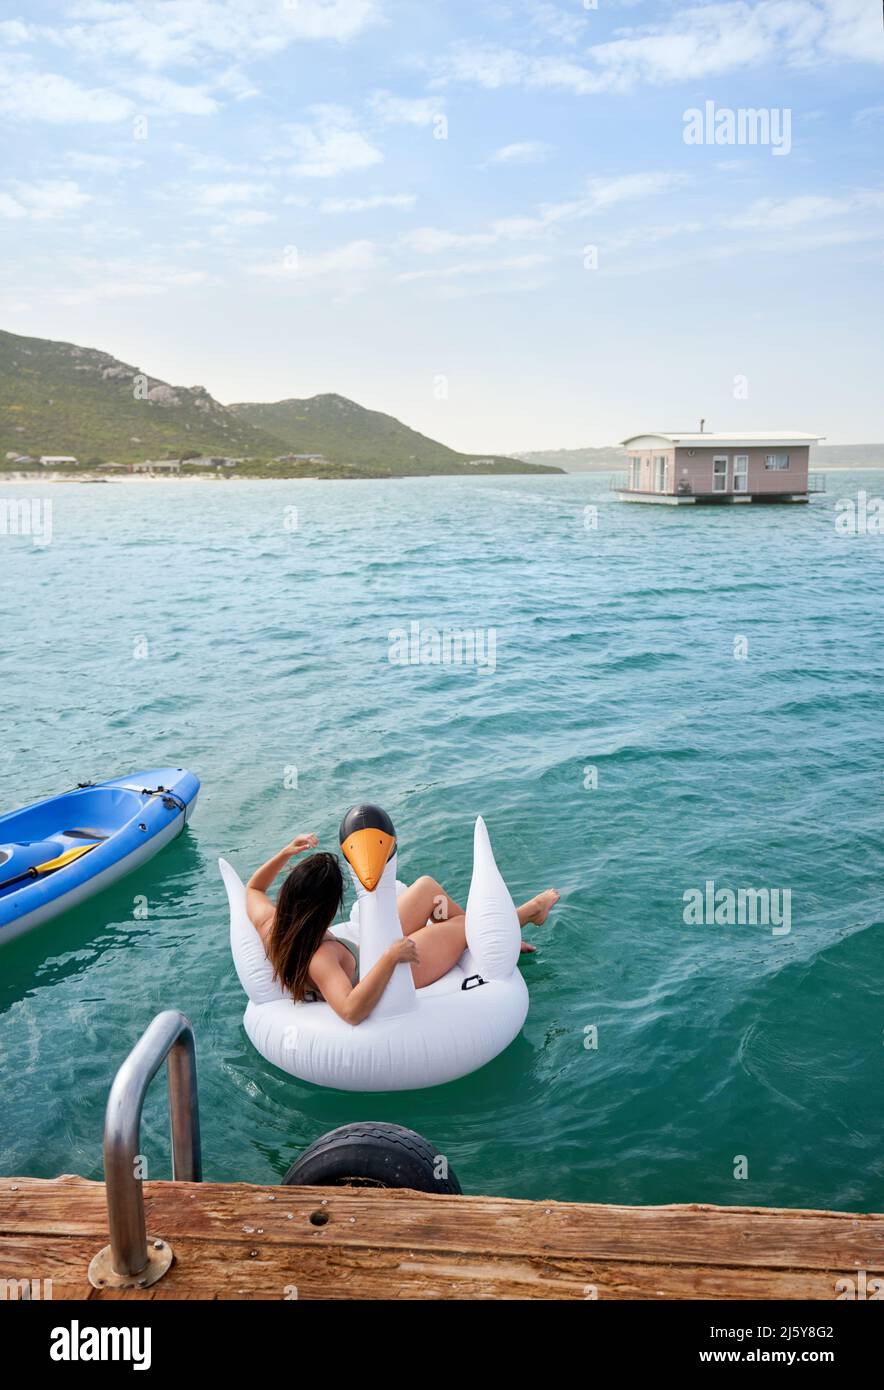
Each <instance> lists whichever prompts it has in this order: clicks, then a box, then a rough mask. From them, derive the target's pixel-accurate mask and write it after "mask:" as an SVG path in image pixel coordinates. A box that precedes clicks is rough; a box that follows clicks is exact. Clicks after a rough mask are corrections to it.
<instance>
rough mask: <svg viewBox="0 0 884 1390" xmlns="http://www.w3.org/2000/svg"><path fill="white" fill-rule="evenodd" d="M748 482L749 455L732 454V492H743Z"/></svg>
mask: <svg viewBox="0 0 884 1390" xmlns="http://www.w3.org/2000/svg"><path fill="white" fill-rule="evenodd" d="M748 482H749V455H748V454H734V492H745V491H746V489H747V487H748Z"/></svg>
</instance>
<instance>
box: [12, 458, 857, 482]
mask: <svg viewBox="0 0 884 1390" xmlns="http://www.w3.org/2000/svg"><path fill="white" fill-rule="evenodd" d="M620 471H622V470H620V469H617V468H598V469H596V468H593V469H586V468H581V469H575V470H574V472H573V473H567V472H565V471H561V472H557V473H556V472H549V473H401V474H400V473H397V474H393V475H391V476H388V477H381V476H379V477H371V476H367V477H364V478H338V477H329V476H328V475H326V474H322V473H309V474H304V473H301V474H284V475H282V476H280V477H278V478H268V477H261V476H250V475H243V474H240V475H239V476H237V475H235V474H230V473H226V474H221V475H219V474H216V473H189V474H180V473H176V474H161V473H117V474H112V475H110V476H108V475H106V474H102V473H47V474H46V475H45V477H44V476H42V475H40V474H35V473H12V472H6V471H5V470H2V469H0V483H3V482H5V483H15V484H16V486H19V485H21V484H28V483H34V484H36V485H37V486H39V487H42V486H43V485H44V484H45V483H78V484H81V485H82V484H91V483H112V484H117V485H119V484H124V485H128V484H137V485H149V486H163V485H165V484H168V483H171V484H180V483H220V482H222V481H224V482H228V483H401V482H406V481H407V480H408V479H409V478H435V479H437V480H438V479H441V478H523V479H524V478H593V477H603V476H604V475H605V474H606V473H617V472H620ZM817 471H818V472H826V473H884V463H880V464H874V463H862V464H849V463H846V464H830V465H827V467H826V468H825V469H823V470H817Z"/></svg>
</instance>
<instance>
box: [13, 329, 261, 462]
mask: <svg viewBox="0 0 884 1390" xmlns="http://www.w3.org/2000/svg"><path fill="white" fill-rule="evenodd" d="M136 392H137V394H136ZM12 451H15V452H16V453H18V454H32V455H35V456H37V457H39V456H40V455H41V454H72V455H74V457H75V458H78V459H79V460H80V461H81V462H83V463H88V462H90V461H92V460H95V459H100V460H102V461H103V462H111V461H117V462H119V463H128V462H134V461H138V460H140V459H147V458H164V457H170V458H171V457H175V456H180V455H182V454H185V453H190V454H194V453H196V454H224V455H229V456H231V457H234V458H239V457H241V456H244V455H260V456H265V457H268V456H269V457H272V456H273V454H276V453H279V452H280V446H279V444H278V442H277V441H276V440H273V439H268V438H267V436H266V435H265V434H264V433H263V432H262V431H260V430H256V429H254V428H253V427H252V426H251V425H250V424H249V423H248V422H247V421H246V420H244V419H240V418H239V417H238V416H236V415H234V414H233V413H232V412H231V411H229V410H228V409H227V408H226V406H223V405H221V404H220V403H219V402H218V401H216V400H214V399H213V397H212V396H210V395H209V393H208V391H206V390H205V389H204V388H203V387H202V386H193V387H183V386H174V387H173V386H169V385H168V384H167V383H166V382H164V381H161V380H160V379H159V378H158V377H155V376H150V375H149V374H147V373H141V372H140V370H139V368H137V367H132V366H130V365H129V364H128V363H126V362H120V361H118V359H117V358H116V357H111V355H110V354H109V353H107V352H99V351H98V350H97V349H95V348H85V347H78V346H77V345H76V344H74V343H56V342H51V341H49V340H47V339H44V338H21V337H19V336H18V334H15V333H3V332H0V459H4V458H5V456H6V454H7V453H10V452H12Z"/></svg>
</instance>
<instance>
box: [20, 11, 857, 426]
mask: <svg viewBox="0 0 884 1390" xmlns="http://www.w3.org/2000/svg"><path fill="white" fill-rule="evenodd" d="M882 77H884V33H882V16H881V7H880V4H878V3H877V0H757V2H754V0H723V3H720V4H714V3H713V4H702V5H691V4H690V3H684V2H683V0H682V3H670V0H654V3H642V2H641V0H638V2H637V0H596V3H595V4H593V0H558V3H553V0H501V2H500V3H495V2H494V0H492V3H486V2H485V0H446V3H441V0H431V3H428V4H427V3H419V2H418V0H131V2H130V0H85V2H84V3H70V4H42V3H40V0H28V3H27V5H26V6H25V4H24V0H0V134H2V147H3V161H2V166H0V327H2V328H5V329H7V330H9V331H11V332H14V333H22V334H29V335H35V336H38V337H45V338H56V339H63V340H67V341H71V342H76V343H79V344H84V345H87V346H91V347H98V348H102V349H104V350H106V351H108V352H111V353H113V354H114V355H115V356H117V357H120V358H122V359H123V360H124V361H127V362H130V363H132V364H133V365H135V366H138V367H140V368H142V369H143V370H146V371H148V372H149V373H151V374H153V375H155V376H158V377H161V378H162V379H164V380H167V381H171V382H173V383H175V384H179V385H184V386H192V385H196V384H199V385H202V386H205V387H206V388H207V389H208V390H209V391H210V392H211V393H212V394H213V395H214V396H216V397H217V398H218V399H219V400H221V401H224V402H233V401H241V400H277V399H281V398H285V397H291V396H295V397H303V396H310V395H314V394H316V393H318V392H326V391H335V392H339V393H340V394H342V395H345V396H349V397H351V398H352V399H354V400H356V401H358V402H359V403H360V404H362V405H365V406H368V407H370V408H371V409H375V410H383V411H387V412H389V413H390V414H393V415H395V416H397V417H398V418H400V419H402V420H404V421H405V422H406V423H407V424H409V425H411V426H413V427H414V428H416V429H419V430H421V431H422V432H423V433H425V434H429V435H431V436H432V437H434V438H437V439H441V440H442V441H443V442H445V443H447V444H449V445H451V446H453V447H455V448H459V449H463V450H465V451H468V452H473V453H476V452H478V451H485V452H498V453H504V452H507V451H516V450H518V451H523V450H530V449H547V448H573V447H581V446H591V445H606V444H611V443H615V442H617V441H619V440H620V439H622V438H623V437H625V436H627V435H630V434H635V433H637V432H640V431H644V430H649V429H664V430H671V429H682V430H683V429H693V428H696V427H697V423H698V420H699V418H700V417H701V416H703V417H705V419H706V428H707V429H712V430H716V429H717V430H733V429H740V428H745V429H747V430H764V429H771V430H774V429H776V430H801V431H806V432H816V433H819V434H820V435H823V436H825V437H826V438H827V439H828V440H829V441H830V442H832V443H858V442H865V441H877V440H881V439H884V409H882V401H884V391H882V389H881V383H882V381H884V335H882V331H881V327H882V322H884V314H882V279H884V167H882V150H884V83H882ZM710 104H711V106H710ZM691 112H694V113H697V114H695V115H691V114H690V113H691ZM741 112H743V113H746V112H754V113H756V114H755V115H754V116H746V117H744V121H743V125H742V128H741V127H740V113H741ZM758 113H762V114H760V115H759V114H758ZM698 121H699V122H700V125H699V126H698V125H697V122H698ZM765 123H766V125H767V129H766V130H765ZM698 131H699V141H700V143H697V139H698ZM753 131H754V133H755V134H756V136H757V137H758V139H757V140H756V142H755V143H749V135H750V133H753ZM765 139H766V142H765Z"/></svg>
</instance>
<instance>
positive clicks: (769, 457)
mask: <svg viewBox="0 0 884 1390" xmlns="http://www.w3.org/2000/svg"><path fill="white" fill-rule="evenodd" d="M764 466H765V468H768V469H774V470H776V471H777V472H782V471H783V470H784V469H786V468H788V467H789V455H788V454H766V455H765V458H764Z"/></svg>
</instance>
